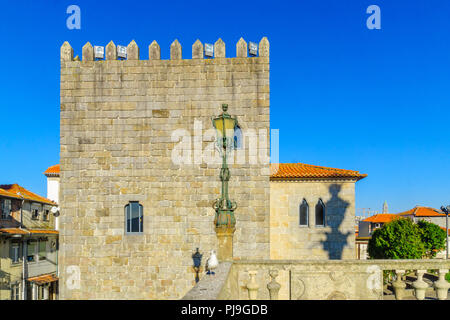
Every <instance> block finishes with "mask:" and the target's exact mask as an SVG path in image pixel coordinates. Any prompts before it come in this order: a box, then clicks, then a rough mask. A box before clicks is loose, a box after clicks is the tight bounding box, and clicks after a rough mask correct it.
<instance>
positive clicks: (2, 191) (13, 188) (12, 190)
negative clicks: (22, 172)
mask: <svg viewBox="0 0 450 320" xmlns="http://www.w3.org/2000/svg"><path fill="white" fill-rule="evenodd" d="M0 195H5V196H7V197H13V198H16V199H22V198H23V199H26V200H31V201H36V202H41V203H46V204H49V205H52V206H55V205H57V203H56V202H53V201H51V200H49V199H47V198H44V197H41V196H40V195H37V194H36V193H33V192H31V191H29V190H27V189H25V188H24V187H21V186H19V185H18V184H17V183H15V184H2V185H0Z"/></svg>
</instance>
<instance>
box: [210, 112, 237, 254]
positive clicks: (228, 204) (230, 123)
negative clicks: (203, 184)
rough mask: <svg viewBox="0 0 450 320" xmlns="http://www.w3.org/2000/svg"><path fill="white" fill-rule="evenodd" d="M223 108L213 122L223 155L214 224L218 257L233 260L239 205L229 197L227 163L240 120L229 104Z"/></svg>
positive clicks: (228, 170)
mask: <svg viewBox="0 0 450 320" xmlns="http://www.w3.org/2000/svg"><path fill="white" fill-rule="evenodd" d="M222 110H223V112H222V114H221V115H220V116H218V117H216V118H213V119H212V124H213V126H214V128H215V129H216V131H217V141H216V142H217V147H218V149H219V153H220V155H221V156H222V168H221V169H220V180H221V181H222V192H221V196H220V198H219V199H216V200H215V201H214V203H213V208H214V210H215V211H216V215H215V218H214V225H215V227H216V233H217V237H218V238H219V250H218V258H219V260H231V259H232V257H233V234H234V231H235V225H236V218H235V217H234V210H236V208H237V205H236V202H235V201H231V200H230V199H229V197H228V181H229V180H230V169H228V165H227V155H228V154H229V153H230V152H231V151H232V150H234V149H235V148H236V144H235V139H234V137H235V130H236V128H237V127H238V121H237V119H236V118H234V117H232V116H230V115H229V114H228V113H227V110H228V105H227V104H222Z"/></svg>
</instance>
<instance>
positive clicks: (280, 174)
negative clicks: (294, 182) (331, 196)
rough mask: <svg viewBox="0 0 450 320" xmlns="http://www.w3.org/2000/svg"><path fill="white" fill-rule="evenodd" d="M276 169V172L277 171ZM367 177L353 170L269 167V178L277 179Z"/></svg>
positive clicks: (285, 165)
mask: <svg viewBox="0 0 450 320" xmlns="http://www.w3.org/2000/svg"><path fill="white" fill-rule="evenodd" d="M277 169H278V170H277ZM365 177H367V174H361V173H359V172H358V171H354V170H345V169H336V168H328V167H321V166H313V165H310V164H304V163H279V164H271V165H270V178H271V179H273V180H277V179H330V178H332V179H333V178H334V179H339V178H346V179H356V180H360V179H363V178H365Z"/></svg>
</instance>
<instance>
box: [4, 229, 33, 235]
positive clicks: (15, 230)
mask: <svg viewBox="0 0 450 320" xmlns="http://www.w3.org/2000/svg"><path fill="white" fill-rule="evenodd" d="M0 233H7V234H29V232H28V231H26V230H25V229H21V228H2V229H0Z"/></svg>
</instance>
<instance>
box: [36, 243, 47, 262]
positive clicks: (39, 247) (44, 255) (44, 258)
mask: <svg viewBox="0 0 450 320" xmlns="http://www.w3.org/2000/svg"><path fill="white" fill-rule="evenodd" d="M47 241H48V240H39V243H38V248H37V251H38V254H37V255H38V261H45V260H47V243H48V242H47ZM42 244H43V245H44V253H43V255H41V253H42V251H41V245H42Z"/></svg>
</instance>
